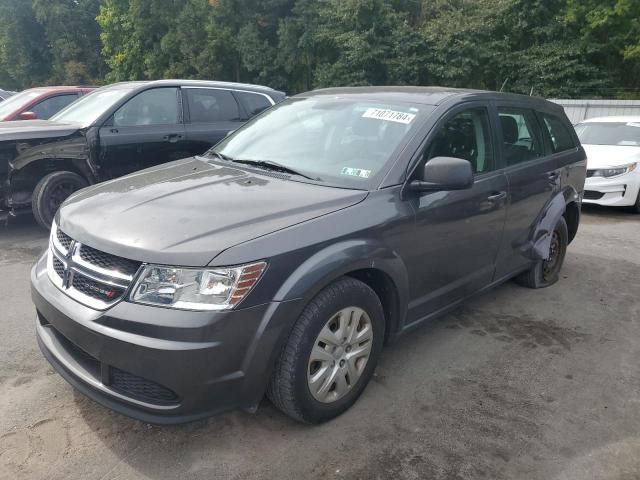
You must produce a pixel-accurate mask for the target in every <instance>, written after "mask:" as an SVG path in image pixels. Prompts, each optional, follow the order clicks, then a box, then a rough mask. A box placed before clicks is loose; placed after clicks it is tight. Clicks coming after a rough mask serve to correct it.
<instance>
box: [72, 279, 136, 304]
mask: <svg viewBox="0 0 640 480" xmlns="http://www.w3.org/2000/svg"><path fill="white" fill-rule="evenodd" d="M71 285H72V286H73V288H74V289H75V290H77V291H78V292H80V293H82V294H83V295H87V296H88V297H92V298H95V299H97V300H101V301H103V302H106V303H108V302H112V301H113V299H114V298H120V297H121V296H122V295H123V294H124V292H125V290H126V289H124V288H118V287H114V286H112V285H106V284H104V283H102V282H96V281H95V280H92V279H90V278H88V277H85V276H83V275H78V274H77V273H76V274H74V275H73V280H72V281H71Z"/></svg>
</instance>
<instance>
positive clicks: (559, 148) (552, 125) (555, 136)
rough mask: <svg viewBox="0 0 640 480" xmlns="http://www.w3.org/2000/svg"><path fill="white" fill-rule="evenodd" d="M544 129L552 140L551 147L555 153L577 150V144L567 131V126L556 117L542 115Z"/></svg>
mask: <svg viewBox="0 0 640 480" xmlns="http://www.w3.org/2000/svg"><path fill="white" fill-rule="evenodd" d="M541 116H542V122H543V123H544V127H545V129H546V130H547V133H548V134H549V138H550V139H551V145H552V147H553V151H554V153H558V152H564V151H565V150H571V149H572V148H575V146H576V145H575V143H574V142H573V138H572V137H571V133H569V130H568V129H567V127H566V125H565V124H564V122H563V121H562V120H560V119H559V118H558V117H556V116H555V115H549V114H547V113H543V114H541Z"/></svg>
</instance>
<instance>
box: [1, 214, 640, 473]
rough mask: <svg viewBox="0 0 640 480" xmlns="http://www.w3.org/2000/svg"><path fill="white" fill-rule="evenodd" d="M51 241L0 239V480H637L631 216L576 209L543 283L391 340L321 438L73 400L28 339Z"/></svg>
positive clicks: (269, 421) (636, 261) (285, 427)
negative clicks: (36, 285) (33, 292)
mask: <svg viewBox="0 0 640 480" xmlns="http://www.w3.org/2000/svg"><path fill="white" fill-rule="evenodd" d="M46 241H47V234H46V232H43V231H41V230H40V229H39V228H38V227H36V226H35V225H34V223H33V221H32V220H31V219H29V218H23V219H19V220H18V221H16V222H13V223H12V224H11V225H10V226H9V227H7V228H2V227H0V292H1V293H0V328H1V329H0V386H1V387H2V388H0V479H22V478H25V479H27V478H28V479H32V478H35V479H76V478H77V479H80V478H82V479H102V480H106V479H138V478H151V479H172V478H181V479H186V478H203V479H204V478H206V479H219V478H220V479H222V478H224V479H226V478H233V479H253V478H265V479H303V478H304V479H307V480H308V479H315V478H322V479H333V478H336V479H341V478H346V479H359V478H362V479H479V478H486V479H492V480H495V479H541V480H542V479H544V480H550V479H558V480H560V479H562V480H565V479H566V480H569V479H571V480H573V479H575V480H578V479H579V480H584V479H591V478H594V479H596V478H597V479H616V480H627V479H638V478H640V216H636V215H633V214H631V213H627V212H624V211H617V210H608V209H599V208H590V209H588V210H586V211H585V212H584V214H583V221H582V225H581V228H580V231H579V233H578V236H577V238H576V240H575V242H574V243H573V244H572V245H571V246H570V247H569V251H568V254H567V259H566V263H565V268H564V270H563V272H562V277H561V279H560V281H559V282H558V283H557V284H556V285H555V286H553V287H551V288H548V289H544V290H537V291H534V290H528V289H524V288H521V287H518V286H517V285H515V284H513V283H507V284H505V285H503V286H501V287H498V288H497V289H495V290H493V291H492V292H489V293H488V294H485V295H484V296H482V297H478V298H476V299H474V300H472V301H470V302H468V303H467V304H465V306H463V307H461V308H459V309H458V310H456V311H455V312H454V313H452V314H450V315H447V316H446V317H444V318H442V319H440V320H437V321H435V322H433V323H431V324H429V325H426V326H424V327H423V328H420V329H418V330H417V331H414V332H413V333H412V334H410V335H409V336H406V337H404V338H402V339H401V340H399V341H398V342H396V343H395V344H393V345H391V346H390V347H388V348H387V349H386V350H385V351H384V352H383V358H382V360H381V362H380V365H379V367H378V370H377V373H376V376H375V378H374V381H373V382H372V384H371V385H370V386H369V387H368V388H367V390H366V391H365V393H364V394H363V396H362V397H361V399H360V400H359V402H358V403H357V404H356V405H355V407H354V408H352V409H351V410H350V411H349V412H347V413H346V414H345V415H343V416H342V417H340V418H338V419H336V420H334V421H332V422H330V423H327V424H324V425H321V426H317V427H309V426H304V425H299V424H296V423H294V422H293V421H291V420H289V419H288V418H287V417H285V416H284V415H282V414H280V413H279V412H278V411H277V410H275V409H274V408H273V407H272V406H271V405H269V403H268V402H267V401H265V402H263V405H262V406H261V408H260V409H259V410H258V412H257V413H256V414H255V415H251V414H248V413H244V412H234V413H230V414H226V415H222V416H218V417H214V418H211V419H209V420H205V421H200V422H196V423H192V424H188V425H182V426H172V427H155V426H150V425H146V424H144V423H141V422H138V421H135V420H131V419H128V418H126V417H123V416H120V415H118V414H116V413H113V412H111V411H109V410H107V409H105V408H103V407H101V406H99V405H98V404H96V403H94V402H93V401H91V400H88V399H87V398H85V397H84V396H83V395H81V394H79V393H77V392H74V390H73V389H72V388H71V387H70V386H69V385H68V384H67V383H66V382H65V381H64V380H63V379H62V378H61V377H59V376H58V375H57V374H55V373H54V372H53V370H52V369H51V368H50V367H49V365H48V364H47V362H46V361H45V360H44V358H43V357H42V356H41V354H40V352H39V350H38V347H37V345H36V342H35V338H34V326H33V323H34V310H33V307H32V305H31V301H30V297H29V270H30V267H31V264H32V262H33V261H34V260H35V258H36V256H37V255H38V253H39V252H40V251H41V249H42V248H43V247H44V245H45V244H46Z"/></svg>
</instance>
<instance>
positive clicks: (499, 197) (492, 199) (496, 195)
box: [487, 192, 507, 202]
mask: <svg viewBox="0 0 640 480" xmlns="http://www.w3.org/2000/svg"><path fill="white" fill-rule="evenodd" d="M505 198H507V192H497V193H493V194H491V195H489V196H488V197H487V200H489V201H490V202H499V201H500V200H504V199H505Z"/></svg>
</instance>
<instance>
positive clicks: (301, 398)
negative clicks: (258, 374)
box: [267, 277, 385, 423]
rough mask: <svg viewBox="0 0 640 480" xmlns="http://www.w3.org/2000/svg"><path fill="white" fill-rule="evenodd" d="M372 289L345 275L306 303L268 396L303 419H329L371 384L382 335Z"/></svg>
mask: <svg viewBox="0 0 640 480" xmlns="http://www.w3.org/2000/svg"><path fill="white" fill-rule="evenodd" d="M384 330H385V329H384V313H383V309H382V304H381V303H380V299H379V298H378V296H377V295H376V293H375V292H374V291H373V290H372V289H371V288H370V287H369V286H368V285H366V284H364V283H362V282H360V281H359V280H356V279H354V278H349V277H344V278H341V279H340V280H337V281H336V282H334V283H333V284H331V285H329V286H328V287H326V288H325V289H324V290H322V291H321V292H320V293H319V294H318V295H316V297H315V298H314V299H313V300H311V302H310V303H309V304H308V305H307V306H306V308H305V309H304V311H303V312H302V315H301V316H300V318H299V319H298V321H297V322H296V324H295V325H294V327H293V330H292V332H291V334H290V336H289V339H288V340H287V343H286V345H285V347H284V349H283V350H282V352H281V354H280V357H279V359H278V361H277V363H276V366H275V370H274V373H273V376H272V378H271V382H270V384H269V388H268V390H267V396H268V397H269V399H270V400H271V402H272V403H273V404H274V405H275V406H276V407H277V408H278V409H280V410H281V411H282V412H284V413H285V414H287V415H289V416H290V417H292V418H294V419H295V420H298V421H302V422H305V423H321V422H325V421H327V420H330V419H332V418H334V417H336V416H338V415H340V414H341V413H343V412H345V411H346V410H347V409H349V407H351V406H352V405H353V404H354V403H355V402H356V400H357V399H358V397H359V396H360V394H361V393H362V391H363V390H364V388H365V387H366V386H367V383H369V380H370V379H371V376H372V375H373V372H374V369H375V367H376V364H377V362H378V358H379V356H380V352H381V350H382V344H383V339H384Z"/></svg>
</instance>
